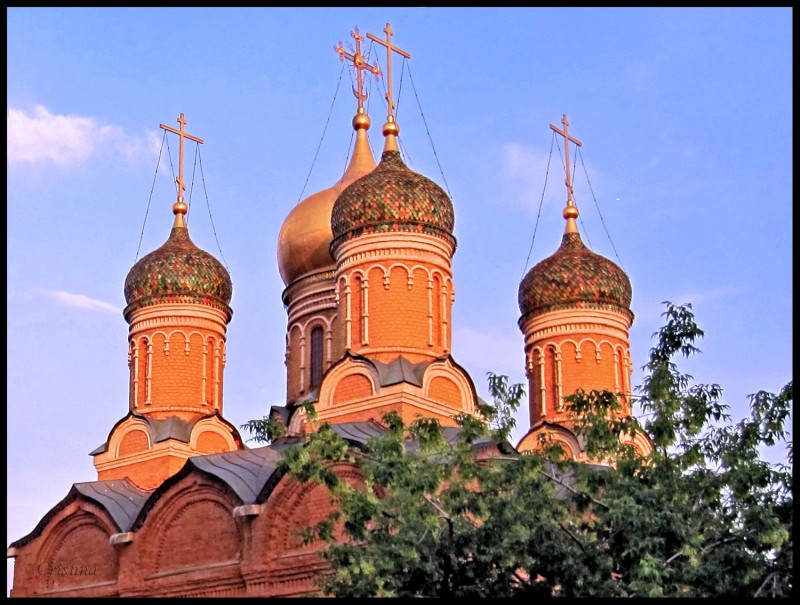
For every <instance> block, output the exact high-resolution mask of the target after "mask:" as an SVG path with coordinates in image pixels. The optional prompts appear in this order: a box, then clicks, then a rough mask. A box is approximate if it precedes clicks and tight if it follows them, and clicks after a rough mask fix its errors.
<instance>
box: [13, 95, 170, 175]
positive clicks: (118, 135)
mask: <svg viewBox="0 0 800 605" xmlns="http://www.w3.org/2000/svg"><path fill="white" fill-rule="evenodd" d="M6 130H7V139H6V153H7V156H6V157H7V161H8V163H10V164H41V163H52V164H55V165H56V166H59V167H72V166H75V165H79V164H81V163H84V162H86V161H87V160H88V159H89V158H91V157H92V156H94V155H97V154H105V155H117V156H121V157H123V158H126V159H132V158H135V157H138V156H141V155H143V154H146V155H148V156H151V155H152V154H153V153H154V152H157V150H158V145H159V139H158V137H157V136H156V135H155V134H154V133H147V134H146V135H145V136H144V137H138V138H136V137H133V138H132V137H127V136H126V135H125V133H124V132H123V130H122V128H120V127H119V126H113V125H105V124H100V123H98V122H97V120H95V119H94V118H91V117H85V116H76V115H56V114H53V113H51V112H50V111H49V110H48V109H47V108H46V107H43V106H41V105H37V106H36V107H35V108H34V110H33V112H32V113H27V112H26V111H25V110H23V109H14V108H11V109H8V110H7V112H6Z"/></svg>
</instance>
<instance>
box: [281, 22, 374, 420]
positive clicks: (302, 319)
mask: <svg viewBox="0 0 800 605" xmlns="http://www.w3.org/2000/svg"><path fill="white" fill-rule="evenodd" d="M351 35H352V36H353V38H354V39H355V52H354V53H352V54H351V53H349V52H347V51H346V50H345V49H344V48H343V47H342V44H341V42H340V43H339V45H338V46H336V47H335V50H336V52H337V53H338V54H339V56H340V57H341V59H342V60H343V61H350V62H351V63H352V64H353V67H354V68H355V69H356V74H357V82H358V88H357V89H353V93H354V94H355V96H356V98H357V99H358V110H357V113H356V115H355V117H354V118H353V129H354V130H355V145H354V147H353V154H352V156H351V158H350V163H349V165H348V166H347V169H346V170H345V171H344V174H343V175H342V178H340V179H339V180H338V181H337V182H336V184H335V185H333V186H332V187H329V188H327V189H324V190H322V191H319V192H317V193H314V194H313V195H311V196H309V197H307V198H305V199H304V200H302V201H301V202H300V203H299V204H297V206H295V207H294V208H293V209H292V211H291V212H290V213H289V215H288V216H287V217H286V220H285V221H284V222H283V225H282V227H281V230H280V233H279V235H278V269H279V271H280V274H281V278H282V279H283V283H284V284H285V285H286V289H285V290H284V291H283V304H284V306H285V307H286V312H287V315H288V318H287V327H286V403H287V405H289V406H291V405H293V404H295V403H297V402H299V401H302V400H304V399H307V398H308V397H313V396H314V395H313V394H314V393H315V392H316V390H317V389H318V388H319V385H320V383H321V382H322V375H323V374H324V372H325V371H326V370H327V369H328V368H329V367H330V366H331V365H332V364H333V363H334V362H335V361H338V360H339V359H341V357H342V355H343V354H344V341H343V331H342V329H341V326H340V320H339V317H338V315H337V305H336V281H335V277H334V276H335V269H336V267H335V262H334V260H333V256H331V252H330V245H331V241H332V240H333V234H332V232H331V210H332V209H333V203H334V202H335V201H336V198H337V197H338V196H339V194H340V193H341V192H342V191H343V190H344V189H345V187H347V186H348V185H350V184H351V183H352V182H354V181H355V180H356V179H358V178H360V177H362V176H364V175H365V174H367V173H368V172H370V171H372V170H373V169H374V168H375V159H374V157H373V156H372V150H371V149H370V146H369V140H368V138H367V130H369V127H370V119H369V116H368V115H367V112H366V110H365V108H364V101H365V100H366V98H367V95H366V93H365V92H364V80H363V77H364V76H363V72H364V71H365V70H366V71H369V72H370V73H372V74H373V75H375V76H378V75H380V70H378V68H377V67H376V66H374V65H370V64H369V63H368V62H367V59H366V58H365V57H364V55H362V54H361V40H362V37H361V34H360V33H359V31H358V28H356V29H355V31H353V32H352V33H351Z"/></svg>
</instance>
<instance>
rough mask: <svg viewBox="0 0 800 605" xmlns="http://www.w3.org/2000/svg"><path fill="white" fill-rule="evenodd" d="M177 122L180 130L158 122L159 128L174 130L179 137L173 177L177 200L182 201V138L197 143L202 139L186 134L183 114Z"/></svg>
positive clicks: (183, 186) (183, 188)
mask: <svg viewBox="0 0 800 605" xmlns="http://www.w3.org/2000/svg"><path fill="white" fill-rule="evenodd" d="M178 123H179V124H180V125H181V128H180V130H175V129H174V128H170V127H169V126H166V125H165V124H160V126H161V128H163V129H164V130H169V131H170V132H174V133H175V134H177V135H178V137H179V139H180V145H179V147H178V148H179V149H180V151H179V152H178V178H177V179H175V182H176V183H178V202H179V203H180V202H182V201H183V192H184V191H185V190H186V185H184V184H183V139H191V140H192V141H197V142H198V143H202V142H203V139H198V138H197V137H193V136H192V135H190V134H186V131H184V129H183V127H184V126H185V125H186V118H184V117H183V114H181V116H180V117H179V118H178Z"/></svg>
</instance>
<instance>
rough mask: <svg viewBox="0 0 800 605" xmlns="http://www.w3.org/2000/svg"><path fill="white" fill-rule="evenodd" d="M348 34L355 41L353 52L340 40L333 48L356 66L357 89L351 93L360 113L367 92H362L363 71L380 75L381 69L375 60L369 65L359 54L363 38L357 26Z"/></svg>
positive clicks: (362, 109) (362, 111)
mask: <svg viewBox="0 0 800 605" xmlns="http://www.w3.org/2000/svg"><path fill="white" fill-rule="evenodd" d="M350 35H351V36H353V38H354V39H355V41H356V48H355V53H352V54H351V53H349V52H347V51H346V50H345V49H344V47H343V46H342V43H341V42H339V44H337V45H336V46H334V47H333V50H335V51H336V52H337V53H339V57H340V58H341V60H342V61H344V60H345V59H349V60H350V61H351V62H352V63H353V67H355V68H356V81H357V82H358V90H356V89H355V88H353V94H354V95H355V96H356V99H358V113H360V114H361V113H364V101H366V99H367V93H365V92H364V74H363V71H364V70H365V69H366V70H367V71H369V72H370V73H372V74H373V75H375V76H380V75H381V70H380V69H378V63H377V61H376V62H375V65H370V64H369V63H367V58H366V57H365V56H364V55H362V54H361V40H363V38H362V37H361V34H360V33H359V31H358V28H357V27H356V28H355V29H354V30H353V31H352V32H350Z"/></svg>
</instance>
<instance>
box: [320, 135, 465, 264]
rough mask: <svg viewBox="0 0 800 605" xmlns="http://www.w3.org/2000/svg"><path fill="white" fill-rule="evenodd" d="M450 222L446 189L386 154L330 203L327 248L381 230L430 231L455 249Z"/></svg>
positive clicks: (392, 154)
mask: <svg viewBox="0 0 800 605" xmlns="http://www.w3.org/2000/svg"><path fill="white" fill-rule="evenodd" d="M454 223H455V216H454V213H453V204H452V202H451V201H450V198H449V197H448V196H447V194H446V193H445V192H444V190H442V188H441V187H439V185H437V184H436V183H434V182H433V181H432V180H430V179H429V178H427V177H425V176H423V175H421V174H419V173H417V172H414V171H413V170H411V169H410V168H408V166H406V165H405V163H403V160H402V159H401V157H400V152H399V151H396V150H389V151H384V152H383V156H382V157H381V161H380V163H379V164H378V166H377V167H376V168H375V170H373V171H372V172H371V173H369V174H368V175H366V176H364V177H361V178H360V179H359V180H357V181H355V182H354V183H353V184H351V185H350V186H349V187H347V188H346V189H345V190H344V191H342V193H341V195H339V197H338V199H337V200H336V202H335V203H334V205H333V211H332V214H331V229H332V231H333V242H332V244H331V249H332V250H333V249H334V247H336V246H337V245H338V244H339V243H340V242H342V241H344V240H345V239H349V238H351V237H356V236H358V235H360V234H362V233H378V232H383V231H412V232H417V233H430V234H432V235H436V236H438V237H442V238H444V239H446V240H448V241H450V242H451V243H452V244H453V245H455V241H456V240H455V238H454V237H453V225H454Z"/></svg>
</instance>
